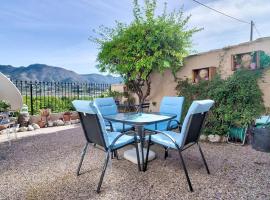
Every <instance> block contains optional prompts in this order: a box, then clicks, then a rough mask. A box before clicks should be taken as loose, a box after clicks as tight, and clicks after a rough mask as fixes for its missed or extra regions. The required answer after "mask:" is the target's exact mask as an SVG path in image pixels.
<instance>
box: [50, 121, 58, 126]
mask: <svg viewBox="0 0 270 200" xmlns="http://www.w3.org/2000/svg"><path fill="white" fill-rule="evenodd" d="M53 126H57V125H54V122H53V121H48V127H53Z"/></svg>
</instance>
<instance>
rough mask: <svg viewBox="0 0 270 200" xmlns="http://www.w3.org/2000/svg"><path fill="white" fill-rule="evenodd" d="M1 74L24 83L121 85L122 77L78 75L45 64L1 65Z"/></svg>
mask: <svg viewBox="0 0 270 200" xmlns="http://www.w3.org/2000/svg"><path fill="white" fill-rule="evenodd" d="M0 72H2V73H3V74H5V75H7V76H8V77H10V78H11V79H15V80H23V81H47V82H50V81H53V82H91V83H107V84H113V83H120V82H122V79H121V78H120V77H114V76H111V75H107V76H104V75H101V74H81V75H80V74H77V73H76V72H74V71H70V70H66V69H64V68H61V67H53V66H48V65H45V64H33V65H29V66H28V67H13V66H11V65H0Z"/></svg>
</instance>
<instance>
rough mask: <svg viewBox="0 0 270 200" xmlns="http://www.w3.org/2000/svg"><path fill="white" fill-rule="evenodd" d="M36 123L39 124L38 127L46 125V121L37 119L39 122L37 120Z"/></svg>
mask: <svg viewBox="0 0 270 200" xmlns="http://www.w3.org/2000/svg"><path fill="white" fill-rule="evenodd" d="M38 125H39V127H40V128H44V127H45V126H46V122H44V121H39V122H38Z"/></svg>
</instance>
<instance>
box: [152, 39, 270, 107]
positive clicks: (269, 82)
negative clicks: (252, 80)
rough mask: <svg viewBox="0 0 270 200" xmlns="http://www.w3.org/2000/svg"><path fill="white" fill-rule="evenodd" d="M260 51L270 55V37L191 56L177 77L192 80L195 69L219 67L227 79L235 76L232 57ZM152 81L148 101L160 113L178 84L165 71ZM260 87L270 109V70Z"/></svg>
mask: <svg viewBox="0 0 270 200" xmlns="http://www.w3.org/2000/svg"><path fill="white" fill-rule="evenodd" d="M258 50H262V51H265V53H267V54H269V55H270V37H267V38H260V39H257V40H255V41H253V42H247V43H242V44H239V45H235V46H231V47H226V48H223V49H219V50H213V51H209V52H206V53H201V54H196V55H192V56H189V57H187V58H186V59H185V62H184V67H183V68H182V69H181V70H180V71H179V72H178V73H177V77H178V78H182V79H186V78H188V79H191V78H192V70H193V69H200V68H204V67H211V66H212V67H217V71H218V72H220V74H221V76H222V77H223V78H226V77H228V76H230V75H231V74H233V71H232V70H231V56H232V55H234V54H240V53H246V52H251V51H258ZM151 81H152V88H151V94H150V96H149V97H148V100H149V101H150V102H156V103H157V105H156V106H153V105H152V103H151V106H150V110H151V111H158V109H159V102H160V101H161V99H162V97H163V96H176V95H177V92H176V90H175V87H176V85H177V82H176V81H175V79H174V77H173V75H172V73H171V72H170V71H165V72H164V73H163V74H159V73H153V74H152V75H151ZM259 85H260V87H261V89H262V91H263V93H264V97H263V98H264V102H265V106H267V107H270V70H268V72H267V73H266V74H265V75H264V81H262V80H261V81H259Z"/></svg>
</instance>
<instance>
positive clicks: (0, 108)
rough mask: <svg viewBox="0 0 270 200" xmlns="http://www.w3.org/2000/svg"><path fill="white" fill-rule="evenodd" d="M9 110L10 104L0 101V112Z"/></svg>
mask: <svg viewBox="0 0 270 200" xmlns="http://www.w3.org/2000/svg"><path fill="white" fill-rule="evenodd" d="M9 109H10V104H9V103H7V102H6V101H3V100H0V112H6V111H8V110H9Z"/></svg>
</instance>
